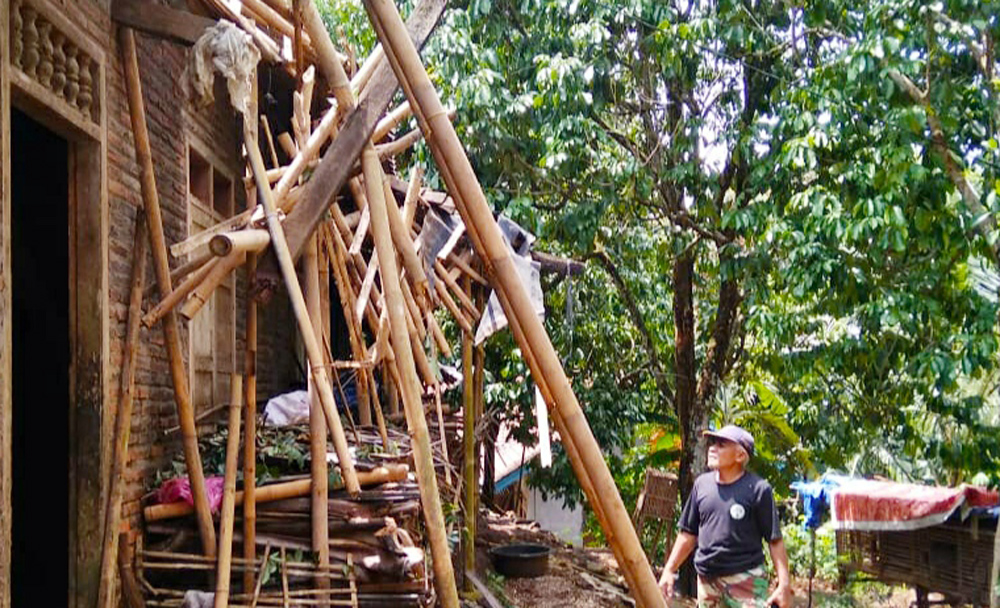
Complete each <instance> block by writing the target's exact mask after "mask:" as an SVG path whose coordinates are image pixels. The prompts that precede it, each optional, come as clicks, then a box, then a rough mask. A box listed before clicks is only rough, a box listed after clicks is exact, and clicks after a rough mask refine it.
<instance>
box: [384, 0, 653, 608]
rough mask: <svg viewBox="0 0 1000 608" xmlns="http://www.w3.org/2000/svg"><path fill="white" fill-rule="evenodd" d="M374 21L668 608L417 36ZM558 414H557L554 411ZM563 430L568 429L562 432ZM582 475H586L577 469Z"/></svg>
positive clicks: (600, 485)
mask: <svg viewBox="0 0 1000 608" xmlns="http://www.w3.org/2000/svg"><path fill="white" fill-rule="evenodd" d="M365 8H366V9H367V10H368V13H369V16H370V17H371V21H372V22H373V25H374V26H375V29H376V32H377V33H378V35H379V38H380V40H381V42H382V44H383V46H384V48H385V50H386V56H387V58H388V59H389V62H390V64H391V65H392V66H393V70H394V71H395V73H396V76H397V78H398V79H399V81H400V84H402V85H403V89H404V91H405V92H406V95H407V98H408V99H409V100H410V103H411V105H412V106H413V107H414V112H415V114H416V115H417V117H418V122H419V123H420V126H421V129H423V130H424V133H425V136H426V137H427V139H428V143H429V144H430V147H431V151H432V153H433V155H434V158H435V161H436V162H437V165H438V167H439V169H441V173H442V176H443V177H444V178H445V180H446V183H447V184H448V189H449V192H450V193H451V194H452V196H453V197H454V198H455V201H456V205H457V207H458V209H459V212H460V213H461V215H462V219H463V221H464V222H465V225H466V227H467V228H468V229H469V236H470V239H471V240H472V242H473V245H474V246H475V247H476V249H477V251H478V253H479V255H480V258H482V259H483V260H484V261H485V263H486V264H487V265H488V268H489V269H490V270H491V272H490V274H491V275H492V276H493V277H495V279H496V281H497V283H498V288H499V289H498V291H502V292H504V295H505V298H504V300H505V301H506V304H507V306H506V307H505V312H506V313H507V316H508V318H511V317H517V320H518V322H519V323H520V325H521V329H522V330H523V334H522V340H521V341H519V344H520V345H521V347H522V349H526V350H531V352H532V353H533V360H532V361H531V363H533V365H532V368H531V371H532V376H533V377H535V378H543V379H544V382H545V383H546V384H547V385H548V387H549V389H550V391H551V393H552V395H551V396H552V401H551V402H547V403H549V404H550V406H552V409H553V410H558V412H559V418H561V420H562V422H563V426H564V427H565V430H566V432H567V433H568V435H569V436H570V439H571V441H573V442H574V444H575V446H576V448H577V451H578V452H579V454H580V456H581V461H582V462H581V464H582V466H583V470H584V474H586V475H589V478H590V481H591V483H592V484H593V486H594V490H595V496H596V498H597V500H598V501H600V502H601V503H602V504H601V508H602V509H603V510H604V512H605V515H606V516H607V522H606V523H607V524H608V526H609V528H607V529H606V530H605V531H606V532H607V533H608V535H609V537H610V542H612V543H618V544H619V547H618V549H619V550H620V551H621V555H622V558H623V559H622V563H621V566H622V568H623V570H628V571H629V574H630V577H631V578H632V581H630V582H632V583H633V586H632V589H631V590H632V593H633V594H634V597H635V598H636V601H637V603H638V604H639V605H641V606H651V607H652V606H665V601H664V598H663V594H662V593H661V592H660V589H659V586H658V585H657V583H656V578H655V577H654V576H653V572H652V569H651V568H650V566H649V561H648V560H647V559H646V555H645V553H644V552H643V550H642V545H641V544H640V543H639V539H638V536H637V535H636V533H635V529H634V528H633V526H632V522H631V519H630V518H629V514H628V512H627V511H626V509H625V505H624V504H623V503H622V500H621V496H620V495H619V493H618V488H617V486H616V485H615V482H614V478H613V477H612V476H611V473H610V471H608V468H607V464H606V463H605V461H604V457H603V454H602V453H601V450H600V446H599V445H598V444H597V441H596V440H595V439H594V436H593V434H592V433H591V431H590V427H589V425H588V424H587V420H586V418H585V416H584V414H583V411H582V409H581V408H580V404H579V403H578V402H577V400H576V396H575V395H574V394H573V390H572V388H571V386H570V383H569V379H568V378H567V377H566V374H565V372H564V371H563V369H562V365H561V363H560V362H559V358H558V356H557V354H556V352H555V349H554V348H553V347H552V343H551V341H550V340H549V338H548V335H547V334H546V333H545V328H544V326H543V325H542V323H541V322H540V321H539V319H538V317H537V315H535V313H534V311H533V308H532V306H531V301H530V299H529V297H528V294H527V292H526V290H525V288H524V286H523V285H522V284H521V280H520V277H519V275H518V273H517V269H516V268H515V266H514V264H513V261H512V259H511V257H510V253H509V251H508V249H507V246H506V244H505V243H504V241H503V238H502V236H501V234H500V229H499V227H498V226H497V224H496V221H495V220H494V219H493V216H492V213H491V211H490V208H489V204H488V203H487V201H486V197H485V195H484V194H483V191H482V188H481V187H480V185H479V182H478V180H477V179H476V176H475V173H474V171H473V170H472V166H471V164H470V163H469V160H468V158H467V157H466V155H465V152H464V150H463V148H462V145H461V142H460V141H459V139H458V136H457V134H456V133H455V129H454V127H453V126H452V124H451V122H450V121H448V119H447V116H446V113H445V110H444V107H443V106H442V105H441V100H440V98H439V97H438V95H437V92H436V91H435V90H434V87H433V84H432V83H431V82H430V79H429V78H428V76H427V72H426V71H425V70H424V68H423V65H422V64H421V63H420V57H419V55H418V54H417V51H416V48H415V47H414V46H413V42H412V41H411V40H410V38H409V36H408V35H407V34H406V30H405V28H404V26H403V22H402V19H401V18H400V16H399V12H398V10H397V9H396V7H395V5H394V4H392V3H391V2H388V0H365ZM553 418H555V416H553ZM560 434H562V433H560ZM577 475H578V477H579V476H581V473H580V472H578V473H577Z"/></svg>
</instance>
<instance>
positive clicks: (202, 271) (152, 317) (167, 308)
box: [142, 258, 220, 327]
mask: <svg viewBox="0 0 1000 608" xmlns="http://www.w3.org/2000/svg"><path fill="white" fill-rule="evenodd" d="M219 262H220V260H219V258H212V259H211V260H209V261H208V262H206V263H205V264H204V265H202V267H201V268H199V269H198V270H197V271H195V272H192V273H191V274H189V275H188V276H187V277H186V278H185V279H184V281H183V282H181V284H180V285H178V286H177V288H176V289H174V290H173V291H171V292H170V293H168V294H167V295H166V297H164V298H163V299H162V300H160V301H159V303H158V304H157V305H156V306H154V307H153V308H152V309H150V311H149V312H147V313H146V314H145V315H144V316H143V317H142V324H143V325H145V326H146V327H153V326H154V325H156V324H157V323H159V321H160V319H162V318H163V316H164V315H166V314H167V313H169V312H172V311H173V310H174V308H176V307H177V305H178V304H180V303H181V302H183V301H184V299H185V298H187V297H188V296H189V295H191V292H192V291H194V290H195V288H197V287H198V286H199V285H201V284H202V282H204V280H205V277H207V276H208V275H209V273H211V272H212V269H213V268H215V267H216V266H217V265H218V264H219Z"/></svg>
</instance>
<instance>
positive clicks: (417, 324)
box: [399, 281, 427, 344]
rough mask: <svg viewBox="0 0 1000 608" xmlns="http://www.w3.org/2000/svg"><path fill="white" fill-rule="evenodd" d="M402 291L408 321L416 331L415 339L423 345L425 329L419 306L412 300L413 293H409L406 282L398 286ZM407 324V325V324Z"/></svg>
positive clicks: (425, 337) (425, 336)
mask: <svg viewBox="0 0 1000 608" xmlns="http://www.w3.org/2000/svg"><path fill="white" fill-rule="evenodd" d="M399 286H400V288H401V289H402V291H403V301H404V302H405V303H406V313H407V315H409V319H410V321H411V322H412V324H413V327H414V329H416V330H417V338H418V339H419V340H420V343H421V344H423V342H424V340H426V339H427V327H426V326H425V325H424V315H423V312H421V309H420V306H419V305H418V304H417V302H416V300H414V299H413V293H412V292H411V291H410V286H409V284H408V283H407V282H406V281H403V282H402V283H400V284H399ZM408 324H409V323H408Z"/></svg>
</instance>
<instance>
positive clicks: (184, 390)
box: [119, 28, 215, 556]
mask: <svg viewBox="0 0 1000 608" xmlns="http://www.w3.org/2000/svg"><path fill="white" fill-rule="evenodd" d="M119 35H120V43H121V47H122V67H123V70H124V72H125V86H126V88H127V90H128V105H129V113H130V114H131V119H132V137H133V140H134V141H133V143H134V145H135V157H136V160H137V161H138V164H139V168H140V172H141V176H140V186H141V189H142V201H143V206H144V207H145V209H146V214H147V216H148V219H149V228H150V230H149V237H150V244H151V246H152V247H151V248H152V252H153V261H154V262H155V263H154V265H153V267H154V269H155V270H156V280H157V282H158V284H159V287H160V294H164V295H165V294H168V293H170V264H169V262H168V261H167V243H166V238H165V237H164V235H163V217H162V215H161V213H160V199H159V196H158V195H157V192H156V176H155V174H154V172H153V153H152V150H151V148H150V144H149V131H148V130H147V128H146V112H145V108H144V106H143V101H142V83H141V82H140V79H139V58H138V56H137V54H136V48H135V35H134V34H133V33H132V30H131V29H129V28H121V29H120V30H119ZM163 334H164V341H165V342H166V345H167V355H168V357H169V359H170V375H171V377H172V378H173V384H174V400H175V401H176V403H177V419H178V421H179V422H180V425H181V437H182V441H183V447H184V462H185V464H186V465H187V471H188V477H189V478H190V482H191V494H192V496H193V498H194V504H195V510H196V512H197V513H198V533H199V534H200V535H201V545H202V549H203V550H204V551H205V555H208V556H214V555H215V527H214V526H213V523H212V511H211V509H210V508H209V505H208V496H207V495H206V494H205V473H204V471H203V470H202V468H201V456H200V455H199V454H198V435H197V432H196V430H195V424H194V407H192V404H191V396H190V394H189V393H188V385H187V374H186V372H185V370H184V357H183V355H182V353H181V342H180V332H179V330H178V328H177V317H176V316H175V315H174V314H173V313H168V314H167V315H166V316H165V317H164V318H163Z"/></svg>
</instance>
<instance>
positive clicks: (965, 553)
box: [837, 523, 995, 606]
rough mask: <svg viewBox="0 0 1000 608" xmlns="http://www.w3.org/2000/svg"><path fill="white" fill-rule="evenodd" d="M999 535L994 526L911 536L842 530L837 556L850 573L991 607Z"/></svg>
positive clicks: (943, 527)
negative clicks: (995, 533)
mask: <svg viewBox="0 0 1000 608" xmlns="http://www.w3.org/2000/svg"><path fill="white" fill-rule="evenodd" d="M977 528H978V529H977ZM994 530H995V525H994V524H992V523H991V524H989V525H987V524H984V523H981V524H979V525H978V526H976V525H975V524H974V523H971V524H970V523H967V524H966V525H958V524H951V523H946V524H942V525H940V526H934V527H931V528H924V529H922V530H915V531H909V532H858V531H843V530H840V531H838V532H837V553H838V555H840V556H841V559H842V566H843V567H844V568H845V569H846V570H848V571H854V572H862V573H865V574H868V575H870V576H872V577H875V578H876V579H878V580H880V581H883V582H886V583H902V584H907V585H912V586H919V587H923V588H924V589H927V590H929V591H937V592H939V593H943V594H946V595H948V596H951V597H953V598H955V599H957V600H959V601H960V602H961V603H962V604H963V605H964V604H972V605H974V606H989V604H990V596H989V587H990V585H989V580H990V566H991V563H992V560H993V536H994Z"/></svg>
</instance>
